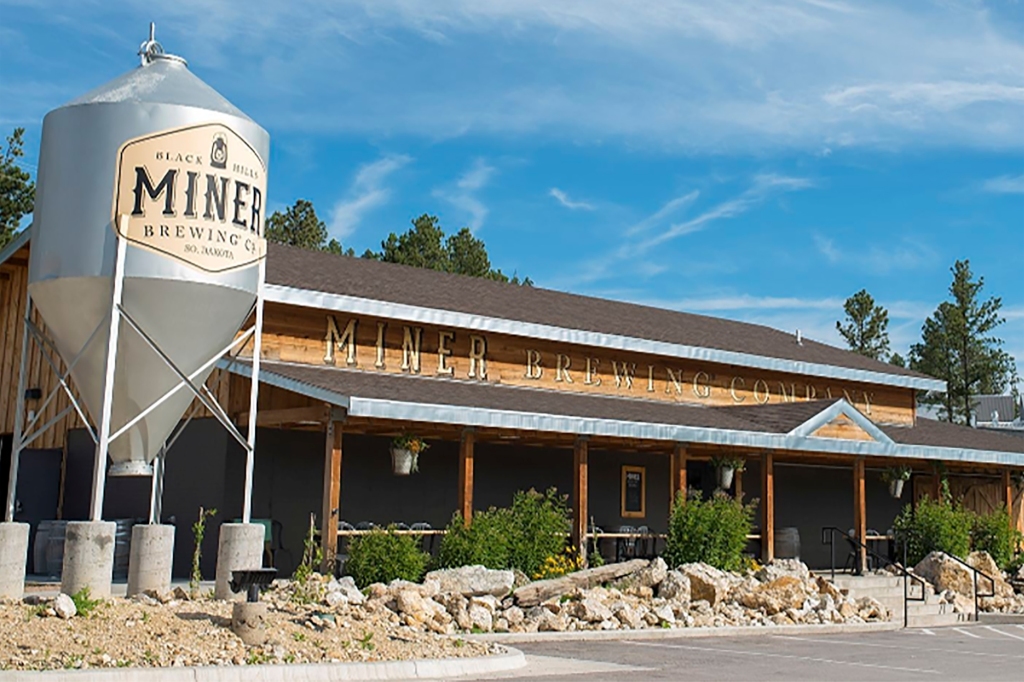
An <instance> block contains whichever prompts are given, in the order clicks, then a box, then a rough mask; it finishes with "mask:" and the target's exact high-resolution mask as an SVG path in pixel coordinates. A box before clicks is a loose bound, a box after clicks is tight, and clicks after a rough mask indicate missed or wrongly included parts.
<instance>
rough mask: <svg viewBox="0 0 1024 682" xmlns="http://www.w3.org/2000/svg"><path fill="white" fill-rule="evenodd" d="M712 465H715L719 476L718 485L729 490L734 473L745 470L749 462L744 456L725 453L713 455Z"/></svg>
mask: <svg viewBox="0 0 1024 682" xmlns="http://www.w3.org/2000/svg"><path fill="white" fill-rule="evenodd" d="M711 465H712V466H713V467H715V473H716V475H717V476H718V487H719V488H721V489H722V490H727V489H728V488H729V487H730V486H731V485H732V479H733V475H734V474H735V473H736V472H737V471H743V470H744V469H745V468H746V467H747V462H746V460H744V459H743V458H742V457H736V456H730V455H723V456H721V457H717V456H716V457H712V458H711Z"/></svg>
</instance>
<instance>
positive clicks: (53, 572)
mask: <svg viewBox="0 0 1024 682" xmlns="http://www.w3.org/2000/svg"><path fill="white" fill-rule="evenodd" d="M67 529H68V522H67V521H51V522H50V533H49V535H48V536H47V538H46V575H48V576H50V577H51V578H59V577H60V574H61V572H63V570H64V534H65V532H66V531H67Z"/></svg>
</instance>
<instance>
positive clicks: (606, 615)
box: [566, 597, 612, 623]
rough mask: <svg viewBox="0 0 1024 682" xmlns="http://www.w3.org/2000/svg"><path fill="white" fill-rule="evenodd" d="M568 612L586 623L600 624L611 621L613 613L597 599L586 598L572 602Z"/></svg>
mask: <svg viewBox="0 0 1024 682" xmlns="http://www.w3.org/2000/svg"><path fill="white" fill-rule="evenodd" d="M566 612H567V614H568V615H569V616H571V617H572V618H576V619H577V620H581V621H584V622H586V623H600V622H601V621H605V620H610V619H611V617H612V611H611V609H609V608H608V607H607V606H605V605H604V603H603V602H601V601H600V600H599V599H598V598H596V597H585V598H583V599H580V600H578V601H571V602H570V603H569V605H568V607H567V608H566Z"/></svg>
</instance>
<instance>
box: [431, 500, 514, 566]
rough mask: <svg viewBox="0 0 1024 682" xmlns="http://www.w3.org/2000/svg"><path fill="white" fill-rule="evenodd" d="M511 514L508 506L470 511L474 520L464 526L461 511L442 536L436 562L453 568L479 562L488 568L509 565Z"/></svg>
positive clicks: (453, 517) (453, 516)
mask: <svg viewBox="0 0 1024 682" xmlns="http://www.w3.org/2000/svg"><path fill="white" fill-rule="evenodd" d="M510 528H511V516H510V514H509V510H508V509H496V508H494V507H491V508H490V509H488V510H487V511H482V512H478V513H476V514H474V515H473V523H472V524H471V525H470V526H468V527H467V526H466V524H465V521H464V520H463V518H462V514H461V513H460V512H455V514H453V515H452V520H451V521H450V522H449V523H448V528H447V529H445V534H444V536H443V537H442V538H441V549H440V550H439V551H438V554H437V564H438V566H441V567H444V568H453V567H458V566H473V565H475V564H480V565H482V566H487V567H488V568H505V567H507V566H508V557H509V537H510V535H511V533H510Z"/></svg>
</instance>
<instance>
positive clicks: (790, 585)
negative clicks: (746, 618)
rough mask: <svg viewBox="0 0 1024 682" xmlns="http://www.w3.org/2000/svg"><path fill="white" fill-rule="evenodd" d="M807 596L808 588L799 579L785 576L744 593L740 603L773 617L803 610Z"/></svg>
mask: <svg viewBox="0 0 1024 682" xmlns="http://www.w3.org/2000/svg"><path fill="white" fill-rule="evenodd" d="M807 596H808V595H807V588H806V587H805V586H804V583H803V582H802V581H801V580H800V579H799V578H796V577H794V576H791V575H785V576H782V577H779V578H776V579H774V580H772V581H771V582H768V583H764V584H762V585H759V586H757V587H755V588H754V589H752V590H749V591H747V592H744V593H743V594H742V595H741V596H740V598H739V602H740V603H741V604H742V605H743V606H745V607H747V608H749V609H757V610H760V611H764V612H765V613H767V614H768V615H769V616H773V615H775V614H777V613H779V612H782V611H787V610H788V609H794V610H799V609H802V608H803V606H804V602H805V601H807ZM795 620H796V619H795Z"/></svg>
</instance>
